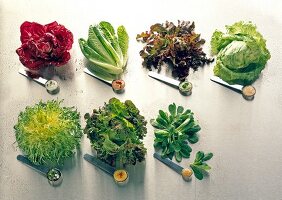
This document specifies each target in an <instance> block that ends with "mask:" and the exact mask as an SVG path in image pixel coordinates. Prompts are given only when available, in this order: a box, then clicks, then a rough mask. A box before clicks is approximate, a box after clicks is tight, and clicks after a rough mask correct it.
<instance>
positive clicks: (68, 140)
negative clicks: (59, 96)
mask: <svg viewBox="0 0 282 200" xmlns="http://www.w3.org/2000/svg"><path fill="white" fill-rule="evenodd" d="M61 102H62V101H57V100H52V101H47V102H46V103H45V102H42V101H40V102H39V103H38V104H36V105H34V106H33V107H26V108H25V110H24V111H23V112H21V113H20V114H19V116H18V122H17V124H16V125H15V126H14V130H15V133H16V141H17V143H18V145H19V148H20V149H21V150H22V151H23V153H24V154H26V155H27V157H28V159H29V160H31V162H33V163H35V164H44V165H49V166H56V165H58V164H59V165H61V164H63V161H64V160H65V159H67V158H69V157H71V156H73V153H74V150H75V148H76V147H78V146H79V142H80V138H81V137H82V131H81V126H80V114H79V113H78V112H77V111H76V110H75V109H74V108H73V107H70V108H69V107H62V106H61Z"/></svg>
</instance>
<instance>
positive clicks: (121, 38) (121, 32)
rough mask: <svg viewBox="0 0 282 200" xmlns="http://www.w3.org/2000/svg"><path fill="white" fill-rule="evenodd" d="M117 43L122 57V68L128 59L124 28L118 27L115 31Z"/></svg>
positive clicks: (126, 38) (127, 38)
mask: <svg viewBox="0 0 282 200" xmlns="http://www.w3.org/2000/svg"><path fill="white" fill-rule="evenodd" d="M117 35H118V43H119V46H120V48H121V51H122V55H123V67H125V65H126V63H127V59H128V44H129V36H128V34H127V32H126V29H125V27H124V26H119V27H118V29H117Z"/></svg>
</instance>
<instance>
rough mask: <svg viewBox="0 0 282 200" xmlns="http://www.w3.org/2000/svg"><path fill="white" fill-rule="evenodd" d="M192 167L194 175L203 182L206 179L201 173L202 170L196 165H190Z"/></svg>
mask: <svg viewBox="0 0 282 200" xmlns="http://www.w3.org/2000/svg"><path fill="white" fill-rule="evenodd" d="M190 167H191V168H192V170H193V172H194V175H195V177H196V178H197V179H199V180H202V179H203V178H204V175H203V173H202V171H201V169H199V168H198V167H197V166H195V165H190Z"/></svg>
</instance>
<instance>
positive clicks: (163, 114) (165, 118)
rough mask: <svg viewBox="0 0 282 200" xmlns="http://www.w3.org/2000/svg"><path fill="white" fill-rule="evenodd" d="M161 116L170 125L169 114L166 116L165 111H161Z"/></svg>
mask: <svg viewBox="0 0 282 200" xmlns="http://www.w3.org/2000/svg"><path fill="white" fill-rule="evenodd" d="M159 115H160V117H161V118H162V119H163V120H165V121H166V122H167V123H169V118H168V116H167V114H166V113H165V112H164V111H162V110H159Z"/></svg>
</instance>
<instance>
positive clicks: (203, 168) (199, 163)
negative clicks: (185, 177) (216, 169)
mask: <svg viewBox="0 0 282 200" xmlns="http://www.w3.org/2000/svg"><path fill="white" fill-rule="evenodd" d="M212 157H213V154H212V153H207V154H205V153H204V152H202V151H198V152H197V154H196V157H195V161H194V162H193V163H191V164H190V167H191V169H192V170H193V172H194V175H195V177H196V178H197V179H199V180H202V179H203V178H204V173H207V171H208V170H210V169H211V167H210V166H209V165H208V164H207V163H205V161H208V160H210V159H211V158H212Z"/></svg>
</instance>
